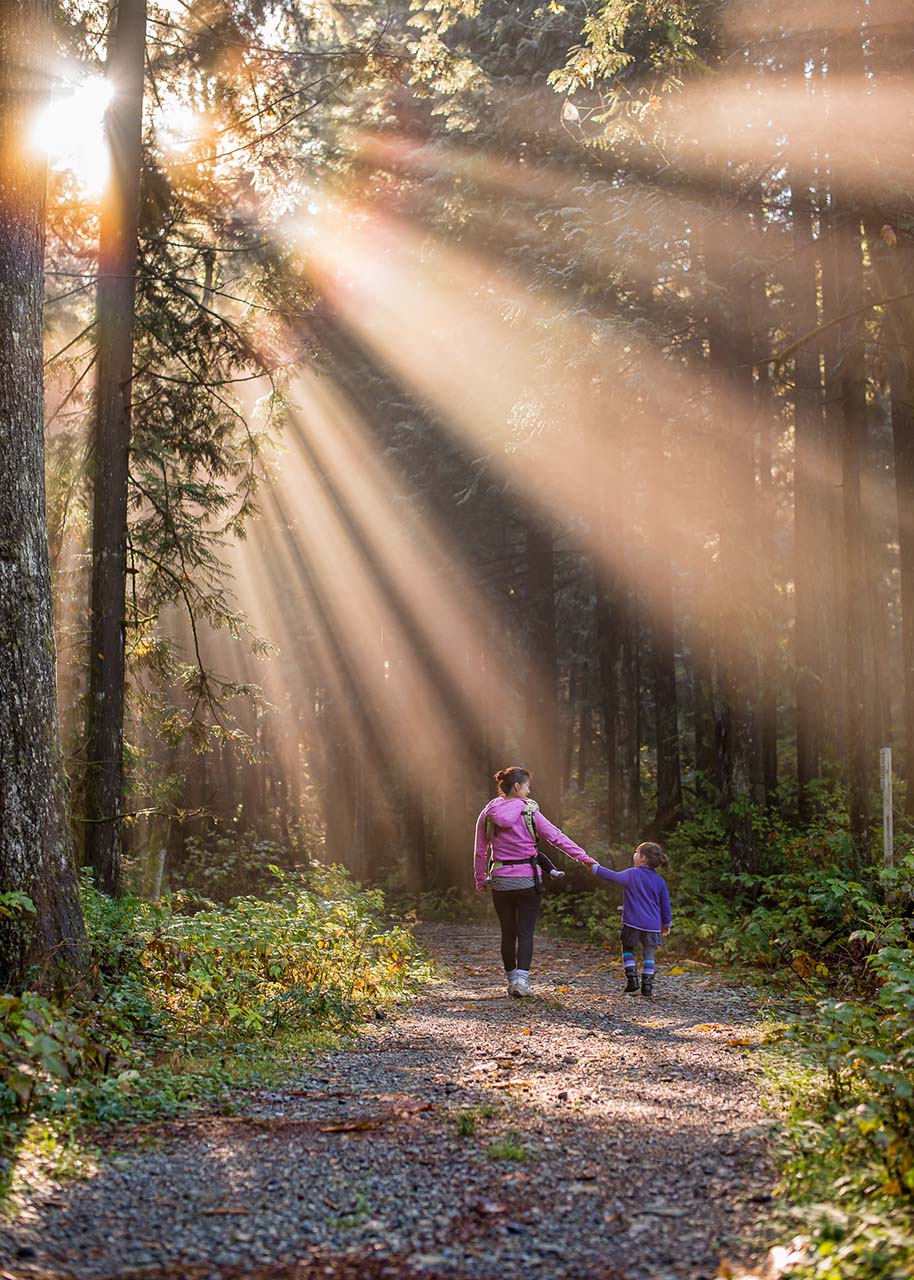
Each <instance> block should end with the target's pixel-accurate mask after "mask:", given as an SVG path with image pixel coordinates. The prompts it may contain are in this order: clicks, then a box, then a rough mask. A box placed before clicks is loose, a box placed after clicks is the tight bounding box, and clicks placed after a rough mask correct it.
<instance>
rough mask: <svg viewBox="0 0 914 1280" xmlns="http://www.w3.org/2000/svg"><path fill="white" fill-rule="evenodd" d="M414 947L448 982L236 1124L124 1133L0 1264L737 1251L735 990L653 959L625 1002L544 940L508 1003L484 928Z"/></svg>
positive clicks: (334, 1269) (107, 1273) (456, 1273)
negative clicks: (523, 992) (525, 996)
mask: <svg viewBox="0 0 914 1280" xmlns="http://www.w3.org/2000/svg"><path fill="white" fill-rule="evenodd" d="M420 936H421V937H422V938H423V941H424V942H425V943H426V945H427V946H428V947H429V948H430V949H431V951H432V952H433V953H434V954H435V956H436V957H437V958H438V960H439V961H440V962H441V964H442V965H443V966H444V967H445V971H446V972H448V973H449V975H450V977H449V979H448V980H447V981H446V982H443V983H441V984H436V985H434V986H432V987H430V988H428V990H427V991H426V992H425V993H424V994H423V995H422V996H421V997H420V998H418V999H417V1000H415V1001H413V1002H411V1003H410V1005H409V1006H408V1007H406V1008H405V1009H403V1010H400V1011H399V1012H398V1013H397V1014H396V1015H395V1016H392V1017H390V1018H389V1019H387V1020H384V1021H382V1022H378V1023H377V1024H376V1025H373V1026H371V1027H369V1028H368V1030H367V1031H366V1032H365V1034H364V1035H363V1036H361V1037H360V1038H359V1039H358V1041H357V1043H356V1045H355V1047H354V1048H352V1049H350V1050H346V1051H339V1052H334V1053H330V1054H327V1055H326V1056H324V1057H322V1058H320V1059H317V1060H316V1061H313V1062H310V1063H309V1064H308V1069H307V1071H306V1072H304V1073H303V1075H302V1076H301V1078H300V1079H299V1080H296V1081H295V1082H294V1083H293V1084H290V1085H288V1086H287V1087H285V1088H283V1089H281V1090H275V1091H270V1092H263V1091H261V1092H254V1093H245V1094H244V1095H242V1096H241V1098H240V1100H239V1102H240V1107H239V1115H238V1116H235V1117H205V1116H201V1117H195V1118H193V1119H190V1120H184V1121H177V1122H172V1123H164V1124H161V1125H158V1126H156V1127H155V1129H154V1131H153V1132H152V1133H150V1131H149V1129H148V1128H147V1129H145V1130H143V1131H139V1132H136V1133H135V1134H134V1135H133V1136H130V1134H128V1135H127V1137H126V1138H125V1139H124V1140H123V1142H122V1143H121V1144H120V1145H119V1146H118V1148H117V1150H116V1151H115V1152H114V1153H112V1154H111V1155H110V1157H108V1158H106V1160H105V1161H104V1163H103V1165H102V1168H101V1170H100V1171H99V1173H98V1174H97V1175H96V1176H95V1177H93V1178H91V1179H90V1180H88V1181H86V1182H70V1183H67V1184H65V1185H64V1186H63V1187H62V1188H58V1189H56V1190H54V1191H53V1192H49V1193H47V1194H46V1195H43V1196H39V1197H36V1198H34V1199H33V1200H32V1201H31V1202H30V1203H29V1204H28V1206H27V1207H26V1209H25V1210H24V1212H22V1213H21V1214H20V1216H19V1217H18V1218H17V1219H16V1220H15V1221H12V1222H9V1223H6V1224H5V1225H3V1226H2V1227H0V1268H2V1274H4V1275H6V1276H16V1277H20V1276H31V1277H35V1276H42V1277H48V1276H67V1277H77V1278H79V1280H83V1278H85V1280H89V1278H92V1280H95V1278H97V1277H112V1278H113V1277H115V1276H117V1277H133V1276H137V1277H140V1276H143V1277H148V1280H157V1278H160V1277H161V1278H162V1280H164V1277H185V1276H186V1277H188V1278H189V1280H190V1278H192V1280H229V1278H233V1277H236V1276H240V1275H245V1276H250V1275H257V1276H260V1277H263V1280H267V1277H269V1278H270V1280H284V1278H287V1277H289V1278H291V1277H293V1276H294V1277H296V1278H297V1280H312V1278H314V1280H317V1278H318V1277H328V1276H330V1277H337V1278H342V1277H346V1278H347V1280H348V1278H349V1277H352V1280H356V1277H358V1278H359V1280H374V1278H375V1277H377V1278H378V1280H381V1277H399V1278H401V1280H420V1277H421V1278H422V1280H443V1278H444V1277H448V1278H449V1280H454V1278H456V1277H467V1278H468V1280H469V1278H472V1280H495V1278H496V1277H497V1278H498V1280H515V1278H516V1280H527V1278H528V1277H533V1278H535V1280H536V1278H538V1277H544V1280H545V1278H548V1280H552V1278H553V1277H558V1278H561V1280H673V1278H674V1277H675V1278H676V1280H685V1278H686V1277H688V1278H690V1280H699V1277H709V1278H710V1277H713V1276H715V1275H716V1274H717V1268H718V1260H719V1258H720V1256H721V1255H723V1256H724V1257H726V1258H727V1259H728V1260H729V1261H731V1262H737V1261H739V1262H743V1263H747V1262H749V1261H751V1259H752V1253H753V1250H752V1247H751V1242H752V1240H753V1237H754V1236H755V1234H756V1232H755V1228H756V1226H757V1224H758V1222H759V1220H760V1219H761V1218H763V1217H764V1216H765V1213H766V1209H765V1204H766V1202H767V1199H768V1194H767V1193H768V1192H769V1190H770V1174H769V1173H768V1172H767V1170H766V1159H765V1145H766V1143H765V1136H764V1135H765V1132H766V1128H765V1126H766V1119H765V1116H764V1115H763V1114H762V1112H761V1110H760V1106H759V1092H760V1085H759V1079H758V1068H757V1067H756V1066H755V1063H754V1061H753V1054H752V1049H751V1045H750V1046H749V1047H747V1045H746V1043H745V1042H754V1041H756V1040H757V1030H756V1029H755V1027H754V1024H755V1018H756V1016H755V1014H754V1012H753V1007H752V1001H751V997H750V993H749V992H748V991H747V990H743V989H737V988H733V987H729V988H725V987H721V986H720V984H719V983H718V982H717V981H716V980H715V979H714V978H713V977H710V976H704V975H706V973H707V971H699V974H700V975H701V976H697V975H696V973H695V972H694V971H689V972H687V973H685V974H680V975H676V974H670V973H669V972H663V971H662V970H661V972H660V973H659V974H658V980H657V995H656V998H655V999H654V1000H653V1002H649V1001H647V1000H643V999H642V998H641V997H640V996H625V995H623V994H621V980H620V977H619V970H618V967H617V965H616V964H615V960H614V957H609V956H607V955H606V954H605V953H604V952H602V951H600V950H598V949H596V948H591V947H586V946H579V945H576V944H574V943H570V942H560V941H556V940H553V939H547V938H542V937H540V938H538V939H537V953H536V958H535V968H534V983H535V990H536V993H537V994H536V996H535V998H533V999H530V1000H509V999H507V998H506V997H505V996H504V994H503V988H502V986H501V983H500V981H499V971H498V965H497V939H496V930H495V927H494V925H492V926H483V925H434V926H424V927H423V928H422V929H421V930H420ZM470 1130H474V1131H473V1132H469V1131H470ZM493 1147H494V1150H493V1149H492V1148H493ZM512 1155H513V1156H515V1157H519V1158H515V1159H511V1158H508V1157H509V1156H512Z"/></svg>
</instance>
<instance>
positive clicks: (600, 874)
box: [590, 862, 631, 884]
mask: <svg viewBox="0 0 914 1280" xmlns="http://www.w3.org/2000/svg"><path fill="white" fill-rule="evenodd" d="M590 869H591V871H592V872H593V873H594V875H595V876H597V878H598V879H600V880H612V882H613V884H627V883H628V876H629V872H630V871H631V867H626V868H625V870H624V871H610V869H609V867H601V866H600V864H599V862H595V863H594V864H593V866H592V867H591V868H590Z"/></svg>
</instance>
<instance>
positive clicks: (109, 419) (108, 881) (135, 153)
mask: <svg viewBox="0 0 914 1280" xmlns="http://www.w3.org/2000/svg"><path fill="white" fill-rule="evenodd" d="M145 50H146V0H119V2H118V6H117V20H116V25H115V29H114V35H113V37H112V39H111V46H110V51H109V56H108V74H109V79H110V81H111V85H112V88H113V92H114V97H113V98H112V102H111V105H110V107H109V108H108V114H107V118H106V128H107V133H108V145H109V150H110V156H111V177H110V181H109V187H108V192H107V195H106V199H105V202H104V204H103V207H102V217H101V233H100V238H99V277H98V293H97V298H96V337H97V342H98V359H97V366H96V385H95V424H94V435H93V454H94V457H93V462H94V467H93V490H94V492H93V508H92V584H91V589H90V605H89V607H90V634H89V712H88V726H87V758H88V767H87V774H86V800H85V803H86V814H85V816H86V823H87V825H86V841H85V855H86V861H87V862H88V864H89V865H90V866H91V868H92V871H93V874H94V876H95V883H96V886H97V887H98V888H99V889H101V890H102V891H103V892H104V893H109V894H117V893H118V892H119V890H120V880H121V836H122V822H121V818H120V813H121V807H122V797H123V789H124V786H123V784H124V764H123V746H124V680H125V655H124V649H125V629H126V614H125V599H126V586H127V486H128V467H129V458H130V407H131V387H132V378H133V339H134V303H135V298H136V263H137V236H138V229H139V208H140V172H141V168H142V125H143V79H144V69H145V67H144V63H145Z"/></svg>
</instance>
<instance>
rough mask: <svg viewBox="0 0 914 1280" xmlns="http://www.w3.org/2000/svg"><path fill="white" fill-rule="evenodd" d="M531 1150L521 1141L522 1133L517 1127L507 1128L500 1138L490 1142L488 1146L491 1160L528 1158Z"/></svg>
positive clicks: (487, 1149)
mask: <svg viewBox="0 0 914 1280" xmlns="http://www.w3.org/2000/svg"><path fill="white" fill-rule="evenodd" d="M529 1155H530V1152H529V1151H528V1150H527V1148H526V1147H525V1146H524V1145H523V1143H522V1142H521V1138H520V1134H519V1133H518V1132H517V1131H516V1130H515V1129H506V1130H505V1132H504V1133H503V1134H502V1135H501V1137H500V1138H496V1140H495V1141H494V1142H490V1143H489V1145H488V1146H487V1147H486V1156H487V1157H488V1159H489V1160H526V1159H527V1158H528V1157H529Z"/></svg>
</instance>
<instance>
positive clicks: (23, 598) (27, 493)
mask: <svg viewBox="0 0 914 1280" xmlns="http://www.w3.org/2000/svg"><path fill="white" fill-rule="evenodd" d="M52 9H53V6H52V5H51V4H50V3H46V2H45V0H0V352H2V353H3V358H2V360H0V892H3V893H13V892H18V893H22V894H26V895H27V896H28V897H29V898H31V900H32V903H33V905H34V907H35V911H36V914H35V915H34V916H30V915H28V914H26V913H23V912H20V911H16V910H14V911H13V914H12V916H11V917H10V918H8V919H5V920H2V921H0V982H2V983H3V985H4V986H7V985H12V984H13V983H15V982H17V981H18V980H20V979H21V978H22V976H23V973H24V970H25V968H26V966H27V965H28V964H29V963H30V962H35V963H37V964H39V965H40V966H41V968H42V970H43V971H44V973H45V974H46V976H48V977H50V978H56V977H58V976H63V975H65V974H70V973H73V972H75V971H78V970H79V968H80V967H81V965H82V963H83V961H84V959H85V935H84V931H83V923H82V916H81V913H80V907H79V897H78V893H77V885H76V871H75V867H74V864H73V859H72V848H71V841H70V834H69V829H68V826H67V816H66V791H65V778H64V771H63V762H62V759H61V752H60V739H59V731H58V720H57V689H56V679H55V651H54V630H53V617H52V605H51V573H50V566H49V562H48V541H47V526H46V512H45V487H44V383H43V351H42V333H43V292H44V280H43V271H44V206H45V166H44V164H43V163H41V162H39V160H38V158H37V156H36V157H33V156H31V155H29V153H28V151H27V149H26V145H24V142H25V140H26V139H28V137H29V133H30V124H31V117H32V114H33V112H34V111H35V109H36V108H37V107H38V106H39V105H40V102H41V100H42V98H43V97H44V95H45V93H46V91H47V83H48V81H47V68H46V65H45V58H46V57H47V56H49V54H50V47H51V30H50V23H51V16H52Z"/></svg>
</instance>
